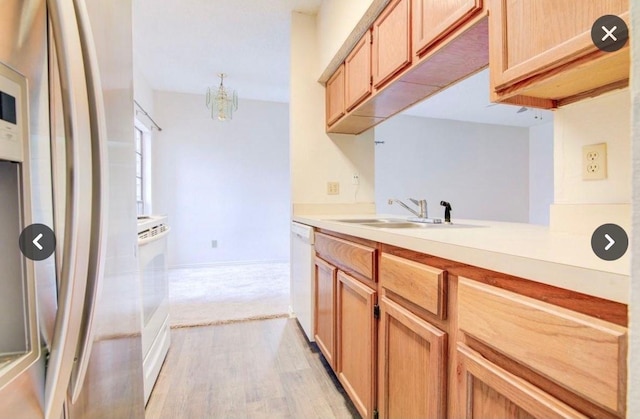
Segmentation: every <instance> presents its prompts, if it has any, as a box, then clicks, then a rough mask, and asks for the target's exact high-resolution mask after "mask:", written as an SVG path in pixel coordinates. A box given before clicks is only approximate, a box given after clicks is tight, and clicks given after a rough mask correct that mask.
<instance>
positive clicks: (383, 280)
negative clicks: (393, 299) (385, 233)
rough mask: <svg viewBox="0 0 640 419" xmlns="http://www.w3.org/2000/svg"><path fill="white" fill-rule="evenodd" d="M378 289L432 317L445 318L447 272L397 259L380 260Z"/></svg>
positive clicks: (390, 257)
mask: <svg viewBox="0 0 640 419" xmlns="http://www.w3.org/2000/svg"><path fill="white" fill-rule="evenodd" d="M379 277H380V285H381V286H382V287H383V288H385V289H387V290H389V291H392V292H394V293H395V294H397V295H399V296H400V297H402V298H404V299H406V300H408V301H411V302H412V303H414V304H416V305H418V306H420V307H421V308H423V309H425V310H427V311H428V312H430V313H432V314H434V315H435V316H437V317H439V318H441V319H444V318H445V317H446V315H445V314H446V311H445V301H446V298H445V296H446V285H447V282H446V281H447V272H446V271H444V270H442V269H438V268H434V267H432V266H428V265H425V264H423V263H419V262H414V261H411V260H408V259H404V258H400V257H397V256H393V255H389V254H382V255H381V257H380V272H379Z"/></svg>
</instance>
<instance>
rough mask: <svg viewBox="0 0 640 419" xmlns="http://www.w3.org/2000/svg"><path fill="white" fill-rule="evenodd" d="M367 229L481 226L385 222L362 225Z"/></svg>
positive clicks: (473, 226)
mask: <svg viewBox="0 0 640 419" xmlns="http://www.w3.org/2000/svg"><path fill="white" fill-rule="evenodd" d="M362 225H364V226H367V227H377V228H428V229H432V228H479V227H483V226H477V225H471V224H455V223H454V224H446V223H436V224H432V223H411V222H407V221H402V222H385V223H362Z"/></svg>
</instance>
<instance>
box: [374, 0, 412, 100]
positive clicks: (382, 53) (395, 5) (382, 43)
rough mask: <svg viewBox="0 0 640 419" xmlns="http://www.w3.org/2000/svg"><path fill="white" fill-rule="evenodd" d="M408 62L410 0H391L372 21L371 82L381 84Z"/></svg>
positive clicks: (378, 85) (379, 85)
mask: <svg viewBox="0 0 640 419" xmlns="http://www.w3.org/2000/svg"><path fill="white" fill-rule="evenodd" d="M410 63H411V24H410V2H409V0H391V2H390V3H389V4H388V5H387V7H386V9H385V10H384V11H383V12H382V14H381V15H380V16H379V17H378V19H376V21H375V22H374V23H373V85H374V86H375V87H376V88H379V87H381V86H382V85H383V84H384V83H386V82H387V81H388V80H389V79H391V77H393V76H394V75H395V74H397V73H398V72H399V71H400V70H402V69H403V68H404V67H406V66H407V65H409V64H410Z"/></svg>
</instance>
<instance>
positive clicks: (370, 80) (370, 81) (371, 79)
mask: <svg viewBox="0 0 640 419" xmlns="http://www.w3.org/2000/svg"><path fill="white" fill-rule="evenodd" d="M369 84H370V85H371V86H373V75H372V76H371V78H370V79H369Z"/></svg>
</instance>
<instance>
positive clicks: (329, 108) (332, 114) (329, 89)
mask: <svg viewBox="0 0 640 419" xmlns="http://www.w3.org/2000/svg"><path fill="white" fill-rule="evenodd" d="M325 95H326V98H325V104H326V118H327V126H330V125H332V124H334V123H335V122H336V121H337V120H338V119H340V118H341V117H342V116H343V115H344V114H345V103H344V64H342V65H341V66H340V67H338V69H337V70H336V72H335V73H333V76H331V78H330V79H329V80H328V81H327V85H326V86H325Z"/></svg>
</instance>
